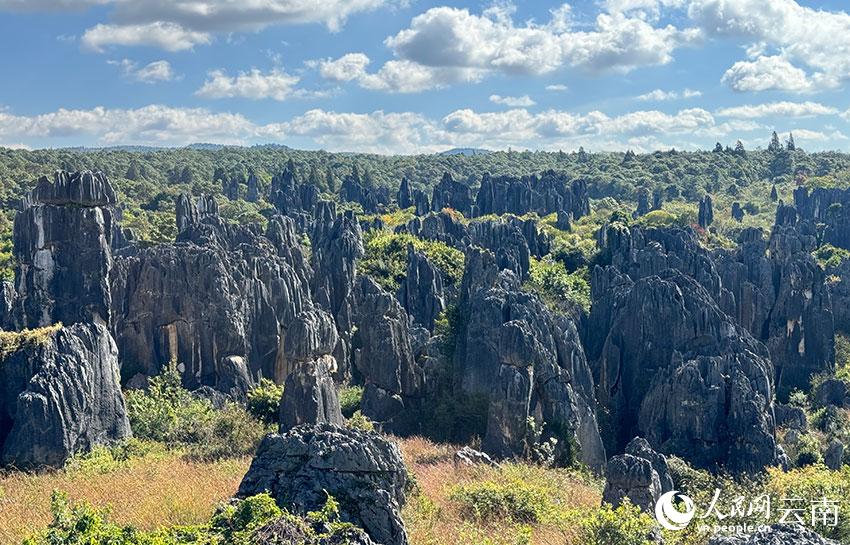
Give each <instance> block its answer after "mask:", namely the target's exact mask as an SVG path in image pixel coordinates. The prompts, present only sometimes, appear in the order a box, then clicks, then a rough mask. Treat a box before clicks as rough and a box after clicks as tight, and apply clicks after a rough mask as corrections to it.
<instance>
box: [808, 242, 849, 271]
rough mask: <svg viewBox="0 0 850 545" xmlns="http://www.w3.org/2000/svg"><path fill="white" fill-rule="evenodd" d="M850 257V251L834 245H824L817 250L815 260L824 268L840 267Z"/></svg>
mask: <svg viewBox="0 0 850 545" xmlns="http://www.w3.org/2000/svg"><path fill="white" fill-rule="evenodd" d="M848 257H850V251H848V250H845V249H844V248H836V247H835V246H833V245H832V244H824V245H823V246H821V247H820V248H818V249H817V250H815V258H816V259H817V260H818V263H820V264H821V265H823V266H824V267H838V266H839V265H841V262H842V261H844V260H845V259H847V258H848Z"/></svg>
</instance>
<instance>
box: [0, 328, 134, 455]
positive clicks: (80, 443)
mask: <svg viewBox="0 0 850 545" xmlns="http://www.w3.org/2000/svg"><path fill="white" fill-rule="evenodd" d="M7 335H10V334H7ZM0 383H1V384H2V385H3V386H2V391H0V446H2V460H3V463H4V464H6V465H12V466H15V467H19V468H24V467H38V466H53V467H60V466H61V465H62V464H63V463H64V462H65V460H67V459H68V458H69V457H70V456H72V455H74V454H76V453H78V452H84V451H87V450H89V449H91V447H93V446H95V445H102V444H108V443H110V442H113V441H121V440H123V439H126V438H128V437H130V424H129V422H128V421H127V411H126V409H125V407H124V397H123V396H122V395H121V387H120V384H119V372H118V350H117V348H116V346H115V342H114V341H113V340H112V337H111V336H110V334H109V330H108V329H107V328H106V327H105V326H104V325H100V324H75V325H73V326H70V327H62V328H58V329H56V330H53V331H50V332H49V333H45V336H44V338H43V339H42V340H41V341H39V342H29V343H23V345H20V346H18V347H17V349H16V350H14V351H13V352H11V353H10V354H8V355H7V356H6V357H5V358H3V359H2V361H0Z"/></svg>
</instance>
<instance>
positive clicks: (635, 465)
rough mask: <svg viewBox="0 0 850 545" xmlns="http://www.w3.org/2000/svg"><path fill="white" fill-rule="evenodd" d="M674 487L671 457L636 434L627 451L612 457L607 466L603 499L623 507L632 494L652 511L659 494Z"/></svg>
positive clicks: (636, 501)
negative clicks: (657, 450)
mask: <svg viewBox="0 0 850 545" xmlns="http://www.w3.org/2000/svg"><path fill="white" fill-rule="evenodd" d="M671 490H673V478H672V477H671V476H670V472H669V470H668V469H667V459H666V458H665V457H664V456H663V455H661V454H658V453H657V452H655V451H654V450H652V447H650V446H649V443H648V442H647V441H646V439H642V438H640V437H635V438H634V439H632V440H631V442H629V444H628V445H626V450H625V453H624V454H620V455H617V456H614V457H612V458H611V459H610V460H608V464H607V465H606V466H605V490H604V491H603V492H602V501H603V502H604V503H610V504H611V505H612V506H614V507H615V508H616V507H619V506H620V504H621V503H622V501H623V498H626V497H628V498H629V500H631V503H632V505H636V506H638V507H640V508H641V509H643V510H644V511H646V512H648V513H651V512H652V510H653V509H654V508H655V504H656V502H657V501H658V498H660V497H661V495H662V494H664V493H665V492H669V491H671Z"/></svg>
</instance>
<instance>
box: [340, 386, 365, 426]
mask: <svg viewBox="0 0 850 545" xmlns="http://www.w3.org/2000/svg"><path fill="white" fill-rule="evenodd" d="M362 399H363V387H362V386H349V387H348V388H343V389H342V390H340V391H339V408H340V409H341V410H342V416H344V417H346V418H351V416H352V415H353V414H354V412H355V411H357V409H359V408H360V401H361V400H362Z"/></svg>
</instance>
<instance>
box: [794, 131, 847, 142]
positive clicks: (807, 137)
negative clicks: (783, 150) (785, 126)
mask: <svg viewBox="0 0 850 545" xmlns="http://www.w3.org/2000/svg"><path fill="white" fill-rule="evenodd" d="M791 134H793V135H794V140H795V141H797V140H804V141H812V142H833V141H835V140H847V136H845V135H844V134H842V133H841V131H833V132H832V133H830V134H826V133H824V132H821V131H810V130H808V129H794V130H793V131H791Z"/></svg>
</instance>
